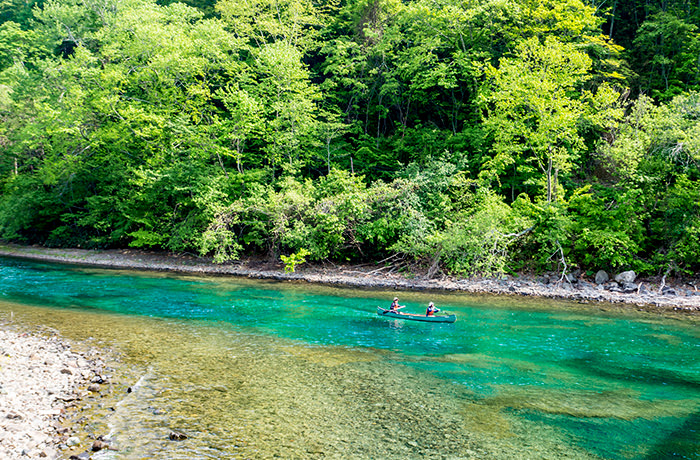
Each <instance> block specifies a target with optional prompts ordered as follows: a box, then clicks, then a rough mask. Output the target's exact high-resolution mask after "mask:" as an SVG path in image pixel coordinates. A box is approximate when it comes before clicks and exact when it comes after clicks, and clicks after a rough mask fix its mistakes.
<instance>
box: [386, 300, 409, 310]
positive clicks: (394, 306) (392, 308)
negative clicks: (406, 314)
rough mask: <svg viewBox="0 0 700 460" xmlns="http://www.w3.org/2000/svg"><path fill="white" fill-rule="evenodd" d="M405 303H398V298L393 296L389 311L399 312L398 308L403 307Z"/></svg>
mask: <svg viewBox="0 0 700 460" xmlns="http://www.w3.org/2000/svg"><path fill="white" fill-rule="evenodd" d="M405 306H406V305H399V298H398V297H394V301H393V302H391V307H389V311H391V312H393V313H400V312H399V310H400V309H402V308H404V307H405Z"/></svg>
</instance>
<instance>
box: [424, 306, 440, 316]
mask: <svg viewBox="0 0 700 460" xmlns="http://www.w3.org/2000/svg"><path fill="white" fill-rule="evenodd" d="M436 310H437V308H435V307H428V309H427V310H425V316H435V311H436Z"/></svg>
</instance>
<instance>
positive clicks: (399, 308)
mask: <svg viewBox="0 0 700 460" xmlns="http://www.w3.org/2000/svg"><path fill="white" fill-rule="evenodd" d="M402 308H406V305H401V306H399V307H396V310H391V309H389V310H384V312H383V313H382V315H386V314H387V313H389V312H391V311H393V312H395V313H398V311H399V310H401V309H402Z"/></svg>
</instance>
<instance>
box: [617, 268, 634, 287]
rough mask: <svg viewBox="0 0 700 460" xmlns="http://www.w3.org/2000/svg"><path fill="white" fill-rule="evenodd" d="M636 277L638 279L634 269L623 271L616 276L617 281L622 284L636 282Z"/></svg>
mask: <svg viewBox="0 0 700 460" xmlns="http://www.w3.org/2000/svg"><path fill="white" fill-rule="evenodd" d="M636 279H637V274H636V273H635V272H634V271H633V270H628V271H626V272H622V273H620V274H619V275H617V276H616V277H615V281H617V282H618V283H620V284H623V283H634V280H636Z"/></svg>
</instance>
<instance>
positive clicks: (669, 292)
mask: <svg viewBox="0 0 700 460" xmlns="http://www.w3.org/2000/svg"><path fill="white" fill-rule="evenodd" d="M661 294H662V295H677V294H676V290H675V289H673V288H670V287H664V288H663V289H662V290H661Z"/></svg>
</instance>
